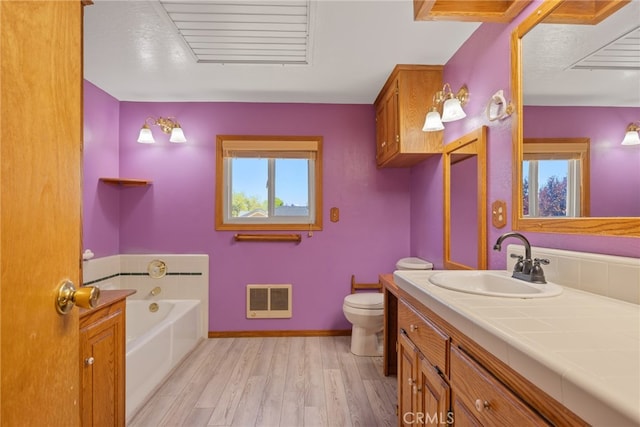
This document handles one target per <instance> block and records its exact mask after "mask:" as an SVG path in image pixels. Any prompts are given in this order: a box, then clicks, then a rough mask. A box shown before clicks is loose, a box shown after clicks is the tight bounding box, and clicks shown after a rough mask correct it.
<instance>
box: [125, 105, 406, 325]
mask: <svg viewBox="0 0 640 427" xmlns="http://www.w3.org/2000/svg"><path fill="white" fill-rule="evenodd" d="M149 115H154V116H165V117H166V116H175V117H177V118H178V119H179V120H180V124H181V125H182V128H183V129H184V132H185V135H186V137H187V139H188V142H187V143H186V144H171V143H169V142H168V136H167V135H165V134H163V133H162V132H160V130H159V129H158V128H157V127H154V128H153V129H152V131H153V133H154V136H155V138H156V141H157V143H156V144H154V145H146V144H138V143H137V142H136V138H137V134H138V131H139V129H140V126H141V125H142V123H143V121H144V120H145V118H146V117H147V116H149ZM374 133H375V126H374V109H373V106H371V105H320V104H315V105H313V104H251V103H142V102H140V103H135V102H121V103H120V133H119V141H120V147H119V156H120V175H121V176H122V177H130V178H147V179H151V180H152V181H153V184H152V185H151V186H149V187H147V188H126V189H121V190H120V252H121V253H153V252H156V253H162V252H172V253H205V254H208V255H209V257H210V330H211V331H246V330H332V329H349V328H350V324H349V323H348V322H347V321H346V320H345V319H344V316H343V313H342V300H343V298H344V296H345V295H347V294H348V293H349V291H350V278H351V275H352V274H355V275H356V279H357V280H358V281H359V282H376V281H377V277H378V274H379V273H382V272H391V271H393V269H394V264H395V262H396V261H397V259H399V258H401V257H405V256H409V255H410V254H409V170H406V169H384V170H378V169H377V168H376V164H375V134H374ZM218 134H254V135H322V136H323V137H324V145H323V170H324V172H323V173H324V179H323V196H324V206H323V211H324V229H323V230H322V231H316V232H314V233H313V237H307V234H306V233H303V240H302V243H300V244H294V243H255V242H242V243H236V242H234V240H233V235H234V232H216V231H215V230H214V207H215V206H214V190H215V140H216V135H218ZM334 206H335V207H338V208H339V209H340V221H339V222H337V223H333V222H330V221H329V215H328V212H329V209H330V208H331V207H334ZM260 283H271V284H278V283H291V284H293V318H292V319H287V320H281V319H271V320H247V319H246V318H245V285H246V284H260Z"/></svg>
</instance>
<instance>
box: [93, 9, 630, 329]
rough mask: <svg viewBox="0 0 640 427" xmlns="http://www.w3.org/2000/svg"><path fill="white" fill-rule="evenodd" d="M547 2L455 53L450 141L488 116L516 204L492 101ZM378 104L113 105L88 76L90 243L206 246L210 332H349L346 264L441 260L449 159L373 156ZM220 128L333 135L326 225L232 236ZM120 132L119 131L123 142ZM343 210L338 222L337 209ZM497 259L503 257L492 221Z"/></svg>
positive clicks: (179, 249)
mask: <svg viewBox="0 0 640 427" xmlns="http://www.w3.org/2000/svg"><path fill="white" fill-rule="evenodd" d="M539 3H540V0H535V1H534V2H533V3H532V4H531V5H530V6H529V7H528V8H527V9H525V11H524V12H523V14H522V15H521V16H520V17H518V18H516V19H515V20H514V22H513V23H511V24H509V25H504V24H483V25H481V26H480V27H479V28H478V30H477V31H476V32H475V33H474V34H473V36H472V37H471V38H470V39H469V40H468V41H467V42H466V43H465V44H464V45H463V46H462V47H461V48H460V50H459V51H458V52H457V53H456V54H455V55H454V57H453V58H452V59H451V60H450V61H449V62H448V63H447V64H446V66H445V69H444V81H446V82H449V83H450V84H451V86H452V87H453V88H454V90H457V89H458V88H459V87H460V86H461V85H462V84H467V85H468V87H469V91H470V101H469V103H468V104H467V106H466V107H465V111H466V112H467V114H468V117H467V118H466V119H465V120H461V121H459V122H454V123H449V124H447V127H446V130H445V132H444V140H445V142H449V141H454V140H455V139H457V138H459V137H460V136H463V135H464V134H466V133H468V132H470V131H471V130H474V129H476V128H478V127H479V126H481V125H487V126H488V127H489V128H488V142H487V145H488V146H487V158H488V177H487V182H488V200H489V203H491V202H492V201H494V200H497V199H501V200H505V201H506V202H507V206H508V208H509V212H508V214H507V218H509V219H510V207H511V178H512V146H511V144H512V142H511V138H512V133H511V125H512V123H511V119H507V120H504V121H501V122H489V121H488V119H486V118H485V115H484V108H485V105H486V102H487V101H488V100H489V98H490V96H491V95H492V94H493V93H494V92H496V91H497V90H499V89H503V90H504V91H505V96H506V98H507V99H510V98H511V95H510V93H511V90H510V58H509V51H510V45H509V40H510V34H511V30H512V29H513V28H514V27H515V25H517V23H519V22H520V21H521V20H522V19H523V17H524V16H526V15H528V14H529V13H531V12H532V11H533V8H534V7H535V6H536V5H538V4H539ZM149 115H155V116H160V115H162V116H168V115H171V116H176V117H178V118H179V119H180V122H181V124H182V127H183V129H184V131H185V134H186V137H187V139H188V140H189V142H188V143H186V144H183V145H176V144H170V143H169V142H168V136H167V135H164V134H162V133H161V132H159V129H157V128H154V129H153V132H154V135H155V137H156V140H157V141H158V143H157V144H155V145H143V144H137V143H136V141H135V140H136V137H137V133H138V130H139V128H140V126H141V125H142V123H143V121H144V119H145V118H146V117H147V116H149ZM374 133H375V126H374V110H373V107H372V106H371V105H314V104H249V103H134V102H120V103H118V102H117V101H116V100H114V99H113V98H112V97H110V96H108V95H107V94H105V93H104V92H102V91H100V90H99V89H97V88H95V87H94V86H93V85H91V84H89V83H87V84H86V86H85V138H86V141H85V175H84V186H85V194H84V218H85V225H84V230H85V247H90V248H91V249H92V250H94V252H96V253H97V254H98V255H99V256H102V255H110V254H113V253H150V252H156V253H160V252H172V253H205V254H208V255H209V257H210V330H212V331H242V330H328V329H348V328H349V327H350V325H349V323H348V322H347V321H346V320H345V319H344V317H343V314H342V299H343V297H344V296H345V295H346V294H347V293H348V292H349V280H350V276H351V274H355V275H356V278H357V279H358V281H362V282H370V281H376V280H377V275H378V273H381V272H389V271H392V270H393V268H394V263H395V261H396V260H397V259H398V258H401V257H404V256H409V255H412V256H420V257H423V258H425V259H428V260H430V261H432V262H433V263H434V264H435V266H436V268H440V267H441V266H442V247H443V233H442V229H443V219H442V185H443V184H442V164H441V157H440V156H433V157H431V158H429V159H427V160H425V161H424V162H422V163H421V164H419V165H417V166H415V167H413V168H411V169H410V170H407V169H382V170H378V169H376V166H375V153H374V151H375V142H374V141H375V137H374ZM217 134H263V135H267V134H271V135H277V134H289V135H322V136H323V137H324V187H323V193H324V211H325V215H324V218H325V225H324V230H323V231H318V232H315V233H314V235H313V237H311V238H307V237H306V236H304V238H303V241H302V243H300V244H299V245H296V244H290V243H234V241H233V239H232V236H233V234H234V233H233V232H216V231H215V230H214V226H213V222H214V189H215V186H214V185H215V182H214V179H215V138H216V135H217ZM115 141H119V144H117V143H116V142H115ZM117 173H119V175H120V176H121V177H132V178H147V179H151V180H153V185H151V186H150V187H147V188H126V189H118V188H112V187H108V186H106V185H105V184H99V183H98V182H97V178H98V177H99V176H103V175H109V176H110V175H114V174H117ZM333 206H336V207H338V208H340V222H338V223H332V222H329V221H328V210H329V209H330V208H331V207H333ZM487 222H488V224H489V226H488V238H489V244H488V246H489V248H488V252H489V267H490V268H494V269H500V268H505V266H506V260H505V256H504V254H503V253H498V252H495V251H492V250H491V249H490V248H491V247H492V246H493V242H494V241H495V239H496V238H497V237H498V236H499V235H500V234H502V233H504V232H506V231H509V230H510V225H509V224H507V226H506V227H505V228H502V229H496V228H494V227H492V226H491V222H490V219H489V218H487ZM528 237H529V238H530V240H531V242H532V244H534V245H537V246H544V247H550V248H562V249H567V250H578V251H586V252H599V253H607V254H614V255H622V256H638V254H639V253H640V239H630V238H614V237H599V236H584V235H562V234H545V233H529V234H528ZM248 283H292V284H293V313H294V314H293V318H292V319H290V320H247V319H245V315H244V306H245V302H244V298H245V288H244V286H245V285H246V284H248Z"/></svg>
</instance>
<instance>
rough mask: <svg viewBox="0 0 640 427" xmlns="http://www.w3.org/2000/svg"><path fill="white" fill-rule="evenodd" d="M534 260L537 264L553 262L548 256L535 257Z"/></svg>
mask: <svg viewBox="0 0 640 427" xmlns="http://www.w3.org/2000/svg"><path fill="white" fill-rule="evenodd" d="M533 262H535V263H536V264H538V265H540V264H542V265H549V263H551V261H549V260H548V259H546V258H534V259H533Z"/></svg>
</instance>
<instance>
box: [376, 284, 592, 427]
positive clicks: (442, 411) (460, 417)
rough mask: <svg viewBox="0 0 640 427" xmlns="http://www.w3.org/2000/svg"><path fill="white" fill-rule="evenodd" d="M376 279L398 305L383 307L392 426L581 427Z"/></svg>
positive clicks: (553, 402)
mask: <svg viewBox="0 0 640 427" xmlns="http://www.w3.org/2000/svg"><path fill="white" fill-rule="evenodd" d="M380 282H381V283H382V284H383V287H384V292H385V293H390V294H392V295H393V297H394V298H389V303H391V302H393V303H395V304H396V305H397V307H391V308H389V310H390V312H395V313H397V328H396V329H395V330H391V329H390V328H387V329H386V330H385V335H388V337H385V340H387V341H391V340H394V341H396V343H397V344H396V349H397V375H398V425H400V426H404V425H447V424H451V423H453V425H455V426H463V427H464V426H502V425H504V426H507V425H509V426H548V425H561V426H586V425H588V424H587V423H585V422H584V421H583V420H582V419H580V418H579V417H578V416H576V415H575V414H574V413H572V412H571V411H569V410H568V409H567V408H566V407H565V406H563V405H562V404H561V403H559V402H558V401H556V400H555V399H553V398H552V397H550V396H549V395H547V394H546V393H545V392H544V391H543V390H541V389H539V388H538V387H536V386H535V385H534V384H532V383H531V382H529V381H528V380H526V379H525V378H523V377H522V376H521V375H520V374H519V373H518V372H516V371H514V370H513V369H512V368H510V367H509V366H507V365H505V364H504V362H502V361H500V360H499V359H497V358H496V357H495V356H494V355H493V354H491V353H489V352H488V351H487V350H485V349H484V348H482V347H481V346H479V345H478V344H477V343H475V342H474V341H473V340H471V339H469V338H468V337H467V336H466V335H464V334H463V333H461V332H460V331H459V330H458V329H457V328H455V327H453V326H452V325H451V324H450V323H448V322H447V321H446V320H444V319H443V318H442V317H440V316H438V315H437V314H435V313H434V312H433V311H432V310H431V309H430V308H428V307H426V306H425V305H423V304H422V303H420V302H419V301H418V300H417V299H415V298H414V297H412V296H411V295H409V294H408V293H406V292H405V291H403V290H402V289H399V288H398V287H397V286H396V285H395V283H393V278H392V276H391V275H381V276H380ZM385 324H386V325H387V326H388V325H391V324H393V322H387V323H385ZM385 351H391V349H390V347H389V346H385ZM389 359H391V358H390V357H388V356H386V355H385V360H389Z"/></svg>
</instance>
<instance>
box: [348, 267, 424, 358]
mask: <svg viewBox="0 0 640 427" xmlns="http://www.w3.org/2000/svg"><path fill="white" fill-rule="evenodd" d="M396 268H397V269H398V270H431V269H432V268H433V264H431V263H430V262H427V261H425V260H423V259H420V258H415V257H410V258H402V259H401V260H399V261H398V262H397V263H396ZM342 311H343V312H344V317H346V318H347V320H348V321H349V322H351V324H352V325H353V327H352V328H351V353H353V354H355V355H356V356H381V355H382V340H381V339H380V338H381V337H380V335H381V334H380V333H381V332H382V329H383V327H384V295H383V294H382V293H380V292H360V293H354V294H350V295H347V296H346V297H345V298H344V303H343V304H342Z"/></svg>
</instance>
